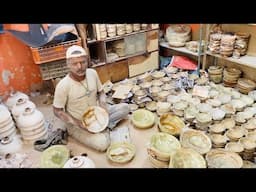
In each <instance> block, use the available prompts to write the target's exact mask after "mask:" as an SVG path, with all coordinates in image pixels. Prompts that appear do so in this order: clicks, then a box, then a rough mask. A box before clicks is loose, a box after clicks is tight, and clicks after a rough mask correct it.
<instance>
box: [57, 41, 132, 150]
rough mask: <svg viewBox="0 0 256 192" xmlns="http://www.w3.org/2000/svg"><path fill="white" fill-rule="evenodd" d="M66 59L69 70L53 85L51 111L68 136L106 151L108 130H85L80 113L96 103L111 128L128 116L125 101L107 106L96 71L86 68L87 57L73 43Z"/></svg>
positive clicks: (108, 142)
mask: <svg viewBox="0 0 256 192" xmlns="http://www.w3.org/2000/svg"><path fill="white" fill-rule="evenodd" d="M66 59H67V66H68V68H69V69H70V72H69V74H67V75H66V76H65V77H64V78H63V79H62V80H61V81H60V82H59V83H58V84H57V86H56V89H55V94H54V100H53V111H54V114H55V115H56V116H57V117H58V118H60V119H61V120H63V121H64V122H65V123H66V127H67V131H68V134H69V135H70V136H71V137H73V138H74V139H76V140H78V141H79V142H81V143H83V144H85V145H87V146H88V147H91V148H93V149H96V150H98V151H106V149H107V148H108V146H109V144H110V136H109V132H108V131H106V130H105V131H103V132H100V133H97V134H94V133H90V132H88V131H87V129H86V127H84V125H83V123H82V116H83V114H84V112H85V111H86V109H87V108H88V107H89V106H96V105H99V106H101V107H103V108H104V109H106V110H107V111H108V113H109V125H108V128H110V129H112V128H114V127H115V126H116V124H117V123H118V122H119V121H120V120H121V119H123V118H124V117H126V116H127V115H128V113H129V107H128V104H125V103H121V104H117V105H112V106H109V105H107V103H106V96H105V94H104V91H103V88H102V84H101V81H100V79H99V77H98V74H97V72H96V71H95V70H94V69H91V68H88V65H89V58H88V54H87V52H86V51H85V49H83V48H82V47H80V46H77V45H73V46H71V47H69V48H68V50H67V52H66Z"/></svg>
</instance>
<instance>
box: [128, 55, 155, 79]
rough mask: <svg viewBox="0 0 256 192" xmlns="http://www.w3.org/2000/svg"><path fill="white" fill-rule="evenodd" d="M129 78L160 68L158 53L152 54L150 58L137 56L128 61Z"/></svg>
mask: <svg viewBox="0 0 256 192" xmlns="http://www.w3.org/2000/svg"><path fill="white" fill-rule="evenodd" d="M128 64H129V77H134V76H136V75H139V74H142V73H145V72H146V71H150V70H153V69H158V68H159V54H158V51H155V52H152V53H150V54H149V55H148V56H144V55H142V56H137V57H132V58H129V59H128Z"/></svg>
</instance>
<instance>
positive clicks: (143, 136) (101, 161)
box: [21, 95, 158, 168]
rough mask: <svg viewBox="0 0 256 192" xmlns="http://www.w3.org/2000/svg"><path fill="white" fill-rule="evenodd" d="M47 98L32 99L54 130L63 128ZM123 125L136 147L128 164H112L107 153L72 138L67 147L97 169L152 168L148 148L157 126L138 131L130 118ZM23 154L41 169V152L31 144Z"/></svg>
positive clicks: (24, 149)
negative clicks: (89, 159) (82, 156)
mask: <svg viewBox="0 0 256 192" xmlns="http://www.w3.org/2000/svg"><path fill="white" fill-rule="evenodd" d="M45 98H46V97H45V95H40V96H36V97H31V98H30V99H31V100H32V101H33V102H34V103H35V104H36V106H37V109H38V110H40V111H41V112H42V113H43V114H44V116H45V119H46V120H47V121H49V122H50V123H52V124H53V128H55V129H56V128H59V127H63V122H61V121H60V120H59V119H57V118H56V117H55V116H54V114H53V111H52V106H51V105H46V104H43V101H44V100H45ZM123 123H124V124H126V125H127V126H128V127H129V131H130V138H131V142H132V143H133V144H134V145H135V146H136V155H135V157H134V158H133V159H132V160H131V161H130V162H128V163H126V164H116V163H112V162H110V161H109V160H108V159H107V156H106V153H102V152H97V151H95V150H92V149H90V148H88V147H86V146H84V145H82V144H80V143H78V142H76V141H75V140H74V139H72V138H70V137H69V138H68V144H67V147H68V148H69V149H70V150H71V154H72V155H80V154H82V153H87V155H88V157H89V158H91V159H92V160H93V161H94V163H95V165H96V167H97V168H152V166H151V164H150V162H149V160H148V155H147V150H146V148H147V145H148V143H149V140H150V137H151V136H152V135H153V134H154V133H156V132H157V131H158V128H157V125H155V126H154V127H152V128H149V129H144V130H142V129H137V128H134V126H133V125H132V124H131V123H130V120H129V117H128V119H127V120H126V121H123ZM21 152H25V153H26V154H28V155H29V160H31V161H32V162H33V166H32V167H35V168H36V167H39V165H40V155H41V152H38V151H36V150H34V149H33V146H32V145H31V144H30V145H23V148H22V151H21Z"/></svg>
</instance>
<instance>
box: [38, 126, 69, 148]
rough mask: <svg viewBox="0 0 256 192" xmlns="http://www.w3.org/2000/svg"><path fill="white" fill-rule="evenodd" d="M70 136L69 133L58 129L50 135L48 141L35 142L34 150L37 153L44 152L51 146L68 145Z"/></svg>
mask: <svg viewBox="0 0 256 192" xmlns="http://www.w3.org/2000/svg"><path fill="white" fill-rule="evenodd" d="M67 138H68V134H67V131H66V130H65V131H64V130H62V129H57V130H56V131H53V132H52V133H50V134H49V136H48V138H47V139H41V140H37V141H35V142H34V149H35V150H37V151H44V150H45V149H47V148H48V147H50V146H51V145H58V144H63V145H66V144H67Z"/></svg>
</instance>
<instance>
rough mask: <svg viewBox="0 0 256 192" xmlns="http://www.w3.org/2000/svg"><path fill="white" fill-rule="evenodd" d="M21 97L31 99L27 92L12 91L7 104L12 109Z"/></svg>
mask: <svg viewBox="0 0 256 192" xmlns="http://www.w3.org/2000/svg"><path fill="white" fill-rule="evenodd" d="M19 98H24V99H27V100H29V97H28V96H27V95H26V94H25V93H22V92H19V91H17V92H15V93H11V94H10V97H8V99H7V100H6V102H5V104H6V106H7V107H8V109H9V110H11V109H12V107H13V106H14V105H15V104H16V103H17V100H18V99H19Z"/></svg>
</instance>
